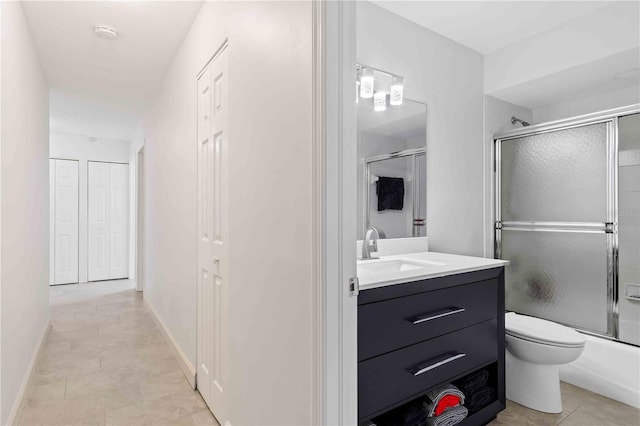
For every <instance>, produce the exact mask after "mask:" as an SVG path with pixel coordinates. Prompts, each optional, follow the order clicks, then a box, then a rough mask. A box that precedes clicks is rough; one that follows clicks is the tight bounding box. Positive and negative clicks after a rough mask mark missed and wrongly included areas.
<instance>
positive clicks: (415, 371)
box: [410, 353, 467, 376]
mask: <svg viewBox="0 0 640 426" xmlns="http://www.w3.org/2000/svg"><path fill="white" fill-rule="evenodd" d="M442 356H443V357H446V358H444V359H441V358H442V357H439V358H435V359H432V360H430V361H428V363H429V364H428V365H426V366H424V367H423V365H424V364H421V366H418V367H415V368H413V369H412V370H410V372H411V373H413V375H414V376H419V375H421V374H423V373H426V372H427V371H431V370H433V369H434V368H438V367H441V366H443V365H445V364H448V363H450V362H452V361H455V360H456V359H460V358H464V357H465V356H467V354H465V353H447V354H444V355H442ZM434 361H435V362H434Z"/></svg>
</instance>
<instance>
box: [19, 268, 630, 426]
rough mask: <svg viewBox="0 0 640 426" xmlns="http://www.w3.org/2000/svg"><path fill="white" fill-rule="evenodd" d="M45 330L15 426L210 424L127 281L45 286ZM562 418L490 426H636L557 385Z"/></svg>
mask: <svg viewBox="0 0 640 426" xmlns="http://www.w3.org/2000/svg"><path fill="white" fill-rule="evenodd" d="M51 317H52V325H51V331H50V333H49V336H48V338H47V341H46V342H45V346H44V348H43V351H42V354H41V355H40V359H39V360H38V364H37V366H36V370H35V372H34V375H33V377H32V379H31V383H30V384H29V387H28V389H27V391H26V395H25V401H24V403H23V408H22V412H21V414H20V415H19V416H18V418H19V423H18V424H19V425H24V426H27V425H33V426H36V425H37V426H45V425H46V426H49V425H51V426H53V425H75V426H79V425H122V426H134V425H149V424H153V425H176V426H182V425H217V424H218V423H217V422H216V420H215V418H214V417H213V416H212V415H211V413H210V412H209V410H208V409H207V407H206V406H205V403H204V401H203V400H202V398H201V397H200V394H199V393H198V392H195V391H193V390H192V389H191V387H190V386H189V384H188V382H187V380H186V379H185V378H184V376H183V374H182V371H181V370H180V367H179V366H178V363H177V362H176V360H175V358H174V357H173V354H172V353H171V351H170V349H169V346H168V345H167V343H166V342H165V341H164V339H163V337H162V335H161V334H160V332H159V331H158V328H157V327H156V325H155V323H154V322H153V320H152V319H151V317H150V315H149V313H148V312H147V310H146V308H145V307H144V305H143V303H142V294H141V293H137V292H136V291H135V289H133V284H132V283H131V282H130V281H128V280H121V281H103V282H97V283H91V284H73V285H63V286H56V287H51ZM562 397H563V401H564V412H563V413H562V414H544V413H540V412H538V411H534V410H529V409H528V408H525V407H523V406H521V405H518V404H515V403H512V402H510V401H508V402H507V409H506V410H505V411H503V412H502V413H500V415H499V416H498V418H497V419H496V420H494V421H493V422H491V423H490V425H491V426H501V425H506V426H546V425H557V424H562V425H563V426H570V425H574V426H608V425H611V426H640V410H637V409H635V408H632V407H629V406H628V405H624V404H621V403H619V402H616V401H613V400H611V399H608V398H605V397H602V396H600V395H597V394H594V393H592V392H589V391H586V390H584V389H580V388H577V387H575V386H572V385H569V384H566V383H563V384H562Z"/></svg>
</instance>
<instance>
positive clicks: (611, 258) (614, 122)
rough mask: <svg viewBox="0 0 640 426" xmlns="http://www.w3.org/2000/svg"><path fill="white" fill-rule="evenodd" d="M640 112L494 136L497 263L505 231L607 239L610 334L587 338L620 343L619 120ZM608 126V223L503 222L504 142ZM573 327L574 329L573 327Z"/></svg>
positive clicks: (634, 108) (632, 109)
mask: <svg viewBox="0 0 640 426" xmlns="http://www.w3.org/2000/svg"><path fill="white" fill-rule="evenodd" d="M638 112H640V104H637V105H631V106H628V107H622V108H615V109H611V110H607V111H603V112H601V113H595V114H587V115H582V116H578V117H574V118H570V119H566V120H558V121H553V122H549V123H543V124H539V125H533V126H528V127H523V128H521V129H516V130H511V131H508V132H505V133H502V134H499V135H495V136H494V144H495V146H494V148H495V151H494V152H495V158H494V161H495V162H494V178H495V221H494V237H495V239H494V248H495V251H494V253H495V255H494V257H495V258H496V259H499V258H501V257H502V230H512V231H531V232H579V233H597V234H602V233H604V234H606V236H607V333H606V334H604V335H603V334H601V333H597V332H594V331H591V330H582V329H579V328H578V329H579V330H580V331H582V332H585V333H587V334H592V335H597V336H601V337H606V338H610V339H618V300H619V299H618V298H619V295H618V118H619V117H620V116H624V115H629V114H635V113H638ZM600 123H604V124H606V135H607V136H606V162H607V164H606V167H607V170H606V174H607V182H606V185H607V189H606V190H607V193H606V194H607V195H606V197H607V213H606V222H523V221H502V200H501V196H502V173H501V172H502V163H501V161H502V159H501V147H502V142H505V141H509V140H512V139H518V138H522V137H527V136H535V135H540V134H543V133H549V132H555V131H560V130H568V129H572V128H577V127H584V126H589V125H594V124H600ZM572 327H573V326H572Z"/></svg>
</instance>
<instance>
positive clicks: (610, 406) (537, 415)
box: [489, 382, 640, 426]
mask: <svg viewBox="0 0 640 426" xmlns="http://www.w3.org/2000/svg"><path fill="white" fill-rule="evenodd" d="M561 391H562V405H563V411H562V413H561V414H545V413H541V412H539V411H535V410H530V409H529V408H526V407H523V406H522V405H519V404H516V403H515V402H511V401H507V409H506V410H504V411H503V412H501V413H500V414H499V415H498V418H497V419H495V420H494V421H492V422H491V423H489V425H490V426H502V425H504V426H547V425H549V426H550V425H558V424H559V425H562V426H640V410H638V409H636V408H633V407H630V406H628V405H625V404H622V403H620V402H618V401H614V400H612V399H609V398H605V397H604V396H601V395H598V394H595V393H593V392H590V391H588V390H585V389H582V388H579V387H576V386H573V385H570V384H568V383H564V382H561Z"/></svg>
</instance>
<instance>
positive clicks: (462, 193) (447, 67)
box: [356, 2, 484, 256]
mask: <svg viewBox="0 0 640 426" xmlns="http://www.w3.org/2000/svg"><path fill="white" fill-rule="evenodd" d="M356 7H357V47H356V55H357V61H358V62H359V63H362V64H366V65H370V66H373V67H376V68H380V69H383V70H386V71H389V72H392V73H396V74H399V75H402V76H403V77H404V83H405V95H406V96H407V97H408V98H411V99H415V100H417V101H420V102H424V103H426V104H427V236H428V237H429V248H430V250H432V251H441V252H448V253H457V254H468V255H478V256H481V255H482V254H483V253H484V244H483V236H484V222H483V214H484V211H483V202H484V200H483V194H484V189H483V173H484V168H483V163H482V161H481V159H482V158H483V155H484V143H483V127H484V126H483V105H484V95H483V57H482V55H480V54H479V53H477V52H474V51H473V50H471V49H468V48H466V47H464V46H462V45H460V44H458V43H455V42H453V41H451V40H449V39H447V38H445V37H442V36H441V35H438V34H436V33H434V32H432V31H429V30H427V29H425V28H423V27H420V26H418V25H416V24H414V23H412V22H410V21H407V20H405V19H403V18H400V17H398V16H397V15H394V14H391V13H390V12H388V11H386V10H384V9H381V8H380V7H378V6H375V5H373V4H371V3H368V2H358V4H357V6H356Z"/></svg>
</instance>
